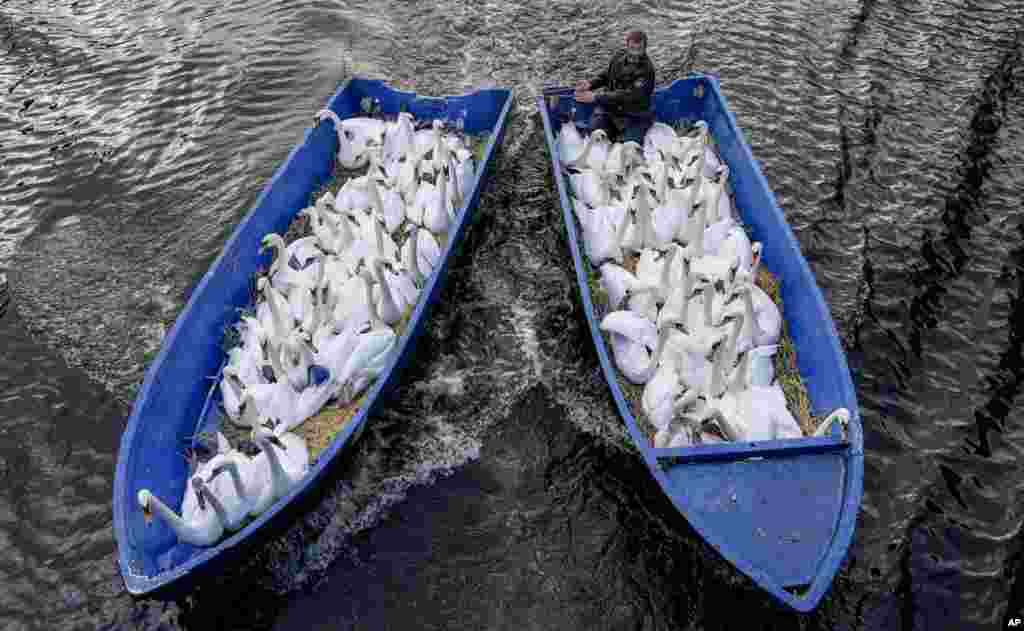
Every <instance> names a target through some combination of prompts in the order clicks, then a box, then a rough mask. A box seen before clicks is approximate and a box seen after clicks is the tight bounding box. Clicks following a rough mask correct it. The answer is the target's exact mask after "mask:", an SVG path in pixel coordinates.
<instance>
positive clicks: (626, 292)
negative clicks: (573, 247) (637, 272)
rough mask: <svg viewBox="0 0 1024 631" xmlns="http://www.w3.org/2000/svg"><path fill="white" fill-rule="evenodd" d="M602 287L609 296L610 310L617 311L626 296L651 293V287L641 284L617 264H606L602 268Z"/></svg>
mask: <svg viewBox="0 0 1024 631" xmlns="http://www.w3.org/2000/svg"><path fill="white" fill-rule="evenodd" d="M600 272H601V286H602V287H603V288H604V291H605V293H606V294H608V310H609V311H616V310H618V308H619V306H621V305H622V301H623V299H625V298H626V296H632V295H636V294H640V293H643V292H645V291H650V290H651V287H650V286H649V285H646V284H644V283H642V282H640V280H639V279H637V277H636V276H634V275H633V274H630V273H629V271H627V270H626V269H625V268H623V267H622V266H620V265H616V264H615V263H605V264H604V265H602V266H601V267H600Z"/></svg>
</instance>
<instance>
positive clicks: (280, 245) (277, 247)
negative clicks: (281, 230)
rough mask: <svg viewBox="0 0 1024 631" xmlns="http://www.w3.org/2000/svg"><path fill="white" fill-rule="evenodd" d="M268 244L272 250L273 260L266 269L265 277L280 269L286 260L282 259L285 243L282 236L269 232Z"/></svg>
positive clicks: (285, 263)
mask: <svg viewBox="0 0 1024 631" xmlns="http://www.w3.org/2000/svg"><path fill="white" fill-rule="evenodd" d="M267 240H268V242H269V243H268V245H269V247H270V248H272V249H273V250H274V260H273V261H271V262H270V269H268V270H267V277H268V278H269V277H271V276H273V275H274V274H275V273H276V272H279V271H281V267H282V266H284V265H287V263H288V262H287V261H285V260H284V254H285V250H286V247H285V244H284V237H282V236H281V235H279V234H271V235H268V236H267Z"/></svg>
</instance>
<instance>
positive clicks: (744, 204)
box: [537, 74, 863, 611]
mask: <svg viewBox="0 0 1024 631" xmlns="http://www.w3.org/2000/svg"><path fill="white" fill-rule="evenodd" d="M571 93H572V89H571V88H566V87H552V88H548V89H545V90H543V91H542V96H539V97H537V108H538V110H540V113H541V117H542V120H543V122H544V133H545V137H546V140H547V144H548V151H549V153H550V156H551V166H552V170H553V173H554V176H555V182H556V185H557V187H558V196H559V202H560V203H561V206H562V219H563V221H564V223H565V226H566V233H567V238H568V240H569V249H570V251H571V253H572V258H573V264H574V266H575V269H576V281H577V285H578V286H579V292H580V298H581V300H582V302H583V308H584V313H585V314H586V318H587V323H588V326H589V328H590V334H591V337H592V338H593V340H594V345H595V347H596V349H597V356H598V362H599V363H600V365H601V370H602V372H603V374H604V376H605V380H606V381H607V383H608V387H609V389H610V390H611V392H612V397H613V399H614V400H615V406H616V408H617V409H618V410H619V414H620V416H621V417H622V419H623V421H624V422H625V423H626V427H627V430H628V432H629V435H630V437H631V439H632V440H633V443H634V444H635V445H636V447H637V449H638V450H639V452H640V454H641V456H642V457H643V459H644V461H645V462H646V464H647V466H648V468H649V469H650V471H651V473H652V474H653V475H654V477H655V479H656V480H657V481H658V483H659V484H660V485H661V487H662V490H663V491H664V492H665V494H666V495H668V497H669V499H670V500H671V501H672V503H673V504H674V505H675V507H676V508H677V509H678V510H679V511H680V512H681V513H682V514H683V515H684V516H685V517H686V518H687V520H688V521H689V522H690V523H691V524H692V525H693V527H694V529H695V530H696V531H697V532H698V533H699V534H700V535H701V536H702V537H703V538H704V539H705V541H707V542H708V543H709V544H710V545H711V546H712V547H714V548H715V549H716V550H717V551H718V552H719V553H721V554H722V556H723V557H725V558H726V559H727V560H728V561H729V562H730V563H732V564H733V565H734V566H735V567H736V568H737V569H739V570H740V571H742V572H743V573H745V574H746V575H748V576H749V577H751V578H752V579H753V580H754V581H755V582H756V583H757V584H758V585H760V586H761V587H762V588H764V589H765V590H766V591H767V592H768V593H770V594H771V595H772V596H774V597H775V598H776V599H778V600H779V601H780V602H782V603H784V604H786V605H788V606H790V607H792V608H794V609H796V610H798V611H809V610H811V609H813V608H814V607H815V606H816V605H817V604H818V602H819V601H820V599H821V597H822V596H823V595H824V594H825V592H826V591H827V590H828V588H829V586H830V585H831V583H832V579H833V577H834V576H835V573H836V571H837V570H838V568H839V565H840V563H841V562H842V560H843V558H844V557H845V555H846V551H847V549H848V548H849V545H850V541H851V540H852V538H853V529H854V526H855V524H856V519H857V512H858V510H859V508H860V501H861V494H862V484H863V432H862V428H861V419H860V411H859V408H858V405H857V397H856V393H855V391H854V388H853V382H852V380H851V378H850V371H849V368H848V367H847V364H846V356H845V354H844V353H843V350H842V348H841V347H840V344H839V336H838V333H837V332H836V329H835V324H834V323H833V321H832V316H831V313H830V312H829V310H828V307H827V306H826V304H825V300H824V297H823V296H822V294H821V290H820V289H819V288H818V285H817V283H816V282H815V279H814V275H813V274H812V273H811V270H810V268H809V267H808V266H807V262H806V260H804V258H803V255H802V254H801V253H800V247H799V244H798V243H797V241H796V238H795V237H794V236H793V233H792V231H791V230H790V228H789V225H788V224H787V223H786V221H785V218H784V217H783V214H782V211H781V210H780V209H779V207H778V205H777V204H776V203H775V197H774V195H773V194H772V193H771V190H770V189H769V188H768V183H767V181H766V180H765V178H764V175H763V174H762V173H761V170H760V168H759V167H758V165H757V162H756V161H755V160H754V158H753V155H752V154H751V152H750V147H749V146H748V145H747V143H746V141H745V140H744V138H743V134H742V133H740V132H739V129H738V128H737V126H736V119H735V117H734V116H733V114H732V113H731V112H730V111H729V108H728V106H727V105H726V102H725V98H724V97H723V96H722V94H721V91H720V90H719V85H718V80H717V79H716V78H715V77H712V76H708V75H700V74H694V75H690V76H689V77H687V78H686V79H683V80H678V81H675V82H674V83H672V85H670V86H668V87H665V88H662V89H659V90H657V91H655V93H654V108H655V113H656V116H657V118H658V120H660V121H662V122H665V123H669V124H672V123H674V122H676V121H678V120H680V119H686V120H691V121H694V120H698V119H702V120H704V121H706V122H707V123H708V125H709V128H710V130H711V132H712V134H713V136H714V139H715V140H716V142H717V144H718V151H719V155H720V156H721V158H722V160H724V161H725V162H726V163H727V164H728V165H729V169H730V176H729V183H730V184H731V186H732V190H733V199H734V203H735V205H736V208H737V210H738V211H739V214H740V216H741V217H742V219H743V221H744V223H745V224H746V225H747V226H749V227H750V229H751V232H752V238H753V239H754V240H758V241H761V242H762V243H763V244H764V251H763V254H762V257H763V258H762V261H763V262H762V264H763V265H764V266H765V267H766V268H767V269H768V270H769V271H770V272H772V273H773V274H775V276H776V277H777V278H778V279H779V282H780V293H781V296H782V300H783V317H785V319H786V322H787V324H788V327H789V332H790V336H791V337H792V339H793V343H794V346H795V348H796V351H797V368H798V369H799V371H800V375H801V377H802V378H803V380H804V383H805V385H806V386H807V390H808V396H809V398H810V400H811V410H812V412H813V413H814V414H816V415H824V414H826V413H828V412H831V411H832V410H834V409H836V408H839V407H845V408H846V409H848V410H849V411H850V423H849V427H848V429H847V436H846V438H845V440H844V439H842V438H841V436H840V430H839V428H833V430H832V432H831V433H830V435H829V436H827V437H823V438H806V439H798V440H792V441H772V443H763V444H761V445H758V446H754V447H751V446H750V445H749V444H748V443H741V444H726V445H721V446H716V447H715V448H713V449H711V448H709V447H705V446H694V447H687V448H680V449H673V450H663V449H654V448H652V447H651V446H650V445H649V444H648V442H647V440H646V438H645V437H644V436H643V435H642V434H641V433H640V430H639V428H638V426H637V424H636V419H635V418H633V415H632V412H631V411H630V408H629V405H628V403H627V402H626V400H625V397H624V396H623V393H622V390H621V389H620V388H619V385H618V381H617V379H616V377H615V369H614V367H613V365H612V362H611V357H610V354H609V349H608V348H607V346H606V344H605V342H604V338H603V337H602V336H601V333H600V330H599V329H598V324H599V322H598V321H597V320H596V318H595V317H594V309H593V302H592V299H591V296H590V289H589V285H588V283H587V267H586V266H587V265H589V263H587V262H586V261H585V260H584V259H583V257H582V254H581V251H580V242H579V232H578V227H577V224H576V220H575V217H574V215H573V212H572V207H571V206H570V204H569V198H568V181H567V180H566V179H565V177H564V176H563V175H562V172H561V169H560V165H559V162H558V157H557V151H558V146H557V142H556V137H557V133H558V131H557V129H556V124H557V125H560V124H561V123H562V122H564V121H567V120H573V121H574V122H576V123H577V125H578V126H582V125H580V123H581V122H585V121H586V120H588V119H589V117H590V113H591V112H592V111H593V107H592V106H591V105H588V104H583V103H576V102H575V101H574V100H573V99H572V96H571ZM758 449H760V451H761V453H759V454H757V455H758V457H760V459H758V460H750V457H751V452H752V451H757V450H758ZM664 456H671V457H673V458H679V459H681V462H680V461H675V460H672V461H669V460H667V459H666V458H664ZM659 459H661V461H662V462H670V463H671V464H665V465H662V464H659ZM812 481H813V482H812ZM804 488H806V489H809V491H808V492H809V493H811V495H812V497H811V499H810V500H808V499H807V496H805V495H803V494H802V493H803V491H802V489H804ZM735 489H741V491H742V492H739V491H735V494H736V495H737V501H739V498H741V497H743V498H759V500H760V499H761V498H768V499H767V501H765V502H760V501H758V502H751V501H747V502H746V503H745V504H743V507H742V510H740V509H739V507H736V510H732V511H725V510H711V507H714V506H724V505H725V502H726V501H729V502H732V495H733V494H734V490H735ZM837 498H838V499H837ZM812 511H813V512H815V515H814V516H813V519H812V518H810V517H808V519H811V521H808V522H806V527H807V528H809V529H811V530H813V533H812V532H808V533H806V534H805V535H801V537H799V539H798V540H795V541H782V540H781V539H779V538H778V537H775V538H773V537H768V536H765V537H761V536H751V535H750V534H749V533H751V532H754V533H756V532H757V531H756V528H758V527H760V528H764V529H766V532H769V531H770V532H775V531H776V530H779V529H782V530H784V529H785V528H787V527H792V526H793V525H794V524H790V523H789V522H784V521H781V522H780V521H773V520H775V517H773V515H775V514H777V513H786V514H788V515H795V516H807V514H808V513H809V512H812ZM737 520H739V521H740V522H742V523H740V524H739V525H737V523H736V522H737ZM743 528H745V529H746V530H744V529H743ZM782 530H779V532H781V531H782ZM804 584H806V585H805V587H806V589H805V590H804V591H803V592H802V593H801V594H800V595H796V594H792V593H790V592H789V591H787V590H786V589H785V588H786V587H792V586H795V585H804Z"/></svg>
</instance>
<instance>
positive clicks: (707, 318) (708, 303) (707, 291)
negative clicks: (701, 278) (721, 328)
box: [701, 284, 715, 327]
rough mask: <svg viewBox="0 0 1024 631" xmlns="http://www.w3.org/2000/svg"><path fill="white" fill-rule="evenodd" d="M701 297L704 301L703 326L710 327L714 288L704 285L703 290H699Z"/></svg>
mask: <svg viewBox="0 0 1024 631" xmlns="http://www.w3.org/2000/svg"><path fill="white" fill-rule="evenodd" d="M701 296H703V299H704V326H706V327H710V326H711V307H712V305H713V304H714V302H715V288H714V287H713V286H711V284H707V285H704V289H703V290H701Z"/></svg>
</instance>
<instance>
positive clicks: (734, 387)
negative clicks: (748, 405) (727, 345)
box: [729, 352, 750, 418]
mask: <svg viewBox="0 0 1024 631" xmlns="http://www.w3.org/2000/svg"><path fill="white" fill-rule="evenodd" d="M749 381H750V352H746V353H743V358H742V359H740V365H739V366H738V367H737V368H736V374H735V375H734V376H733V379H732V382H731V383H730V384H729V391H730V392H732V393H733V394H736V393H739V392H741V391H742V390H743V389H744V388H746V387H747V383H748V382H749ZM744 418H749V414H745V415H744Z"/></svg>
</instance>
